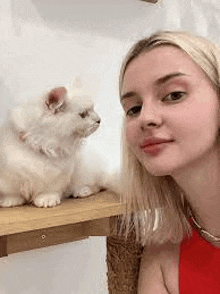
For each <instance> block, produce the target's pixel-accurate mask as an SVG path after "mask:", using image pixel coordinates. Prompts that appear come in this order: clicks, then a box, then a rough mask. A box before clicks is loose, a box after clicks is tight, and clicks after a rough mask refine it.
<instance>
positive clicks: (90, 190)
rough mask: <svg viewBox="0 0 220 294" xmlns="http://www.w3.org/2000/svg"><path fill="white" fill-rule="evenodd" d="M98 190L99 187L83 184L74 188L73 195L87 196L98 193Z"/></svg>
mask: <svg viewBox="0 0 220 294" xmlns="http://www.w3.org/2000/svg"><path fill="white" fill-rule="evenodd" d="M99 191H100V189H99V188H98V187H91V186H83V187H80V188H75V189H74V193H73V197H76V198H77V197H80V198H83V197H87V196H90V195H92V194H95V193H98V192H99Z"/></svg>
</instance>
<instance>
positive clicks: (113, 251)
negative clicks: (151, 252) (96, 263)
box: [107, 234, 142, 294]
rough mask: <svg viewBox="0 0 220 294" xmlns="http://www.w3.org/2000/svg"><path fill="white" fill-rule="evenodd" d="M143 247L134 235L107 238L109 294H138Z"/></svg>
mask: <svg viewBox="0 0 220 294" xmlns="http://www.w3.org/2000/svg"><path fill="white" fill-rule="evenodd" d="M141 253H142V246H141V245H139V244H137V243H136V241H135V237H134V235H132V234H131V235H130V236H129V237H128V239H127V240H125V239H124V238H122V237H108V238H107V267H108V272H107V276H108V290H109V294H136V293H137V282H138V273H139V267H140V257H141Z"/></svg>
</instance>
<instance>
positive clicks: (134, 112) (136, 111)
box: [126, 105, 142, 116]
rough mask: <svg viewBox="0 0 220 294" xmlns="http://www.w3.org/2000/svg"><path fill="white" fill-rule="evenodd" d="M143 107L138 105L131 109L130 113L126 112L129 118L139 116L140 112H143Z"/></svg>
mask: <svg viewBox="0 0 220 294" xmlns="http://www.w3.org/2000/svg"><path fill="white" fill-rule="evenodd" d="M141 108H142V106H141V105H136V106H134V107H131V108H130V109H128V111H127V112H126V115H127V116H137V115H138V114H139V113H140V111H141Z"/></svg>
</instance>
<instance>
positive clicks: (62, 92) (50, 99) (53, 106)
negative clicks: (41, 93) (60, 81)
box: [45, 87, 67, 112]
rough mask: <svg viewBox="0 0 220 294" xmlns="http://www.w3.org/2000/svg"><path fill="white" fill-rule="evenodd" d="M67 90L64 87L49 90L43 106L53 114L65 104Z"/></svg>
mask: <svg viewBox="0 0 220 294" xmlns="http://www.w3.org/2000/svg"><path fill="white" fill-rule="evenodd" d="M66 95H67V89H66V88H65V87H58V88H54V89H53V90H51V91H50V92H49V93H48V94H47V95H46V100H45V104H46V106H47V108H48V109H49V110H51V111H53V112H55V111H57V110H58V109H59V108H60V107H61V106H62V105H63V104H64V102H65V99H66Z"/></svg>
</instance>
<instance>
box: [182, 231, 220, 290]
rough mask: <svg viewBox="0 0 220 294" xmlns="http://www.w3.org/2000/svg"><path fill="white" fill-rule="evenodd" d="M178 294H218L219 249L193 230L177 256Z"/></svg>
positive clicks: (219, 288) (219, 282)
mask: <svg viewBox="0 0 220 294" xmlns="http://www.w3.org/2000/svg"><path fill="white" fill-rule="evenodd" d="M179 287H180V288H179V291H180V292H179V294H197V293H198V294H220V249H219V248H216V247H214V246H213V245H211V244H210V243H209V242H207V241H206V240H204V239H203V238H202V237H201V236H200V235H199V234H198V232H197V231H196V229H195V228H193V235H192V237H191V238H189V239H188V238H187V239H185V240H183V242H182V243H181V246H180V256H179Z"/></svg>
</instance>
